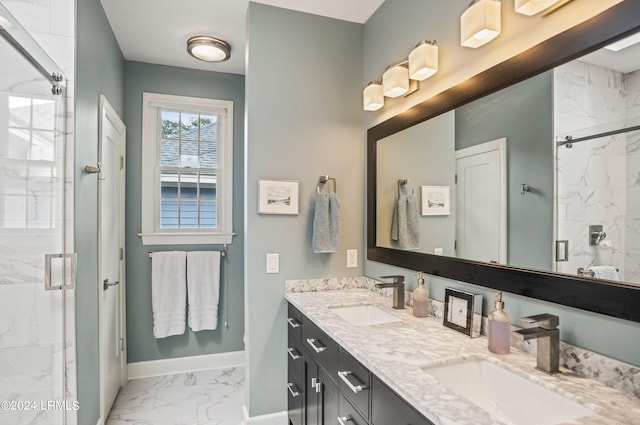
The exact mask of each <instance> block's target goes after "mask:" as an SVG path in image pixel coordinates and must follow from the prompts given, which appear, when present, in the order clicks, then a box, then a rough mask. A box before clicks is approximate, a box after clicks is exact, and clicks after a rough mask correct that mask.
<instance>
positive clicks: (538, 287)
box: [367, 0, 640, 322]
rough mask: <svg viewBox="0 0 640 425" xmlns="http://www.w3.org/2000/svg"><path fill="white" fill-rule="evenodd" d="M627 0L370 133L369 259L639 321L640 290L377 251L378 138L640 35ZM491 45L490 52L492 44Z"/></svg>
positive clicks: (633, 4) (633, 2) (633, 1)
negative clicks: (619, 41) (632, 35)
mask: <svg viewBox="0 0 640 425" xmlns="http://www.w3.org/2000/svg"><path fill="white" fill-rule="evenodd" d="M639 17H640V1H637V0H627V1H623V2H622V3H620V4H618V5H615V6H612V7H611V8H610V9H608V10H606V11H604V12H603V13H601V14H599V15H597V16H595V17H593V18H591V19H589V20H587V21H586V22H584V23H582V24H579V25H577V26H575V27H573V28H571V29H569V30H567V31H565V32H562V33H560V34H558V35H556V36H554V37H552V38H550V39H548V40H546V41H544V42H542V43H540V44H538V45H537V46H535V47H532V48H531V49H529V50H527V51H525V52H523V53H521V54H519V55H517V56H514V57H513V58H511V59H508V60H506V61H504V62H502V63H500V64H498V65H496V66H494V67H492V68H490V69H488V70H486V71H483V72H481V73H480V74H478V75H476V76H474V77H472V78H470V79H468V80H466V81H465V82H463V83H461V84H459V85H457V86H455V87H452V88H450V89H447V90H446V91H444V92H442V93H440V94H438V95H436V96H434V97H432V98H430V99H428V100H426V101H424V102H422V103H420V104H418V105H416V106H414V107H412V108H410V109H408V110H407V111H404V112H402V113H400V114H398V115H396V116H394V117H392V118H389V119H388V120H386V121H384V122H382V123H380V124H378V125H376V126H374V127H371V128H370V129H369V130H368V131H367V259H369V260H371V261H377V262H380V263H385V264H391V265H394V266H398V267H403V268H406V269H410V270H422V271H423V272H425V273H428V274H430V275H434V276H439V277H443V278H448V279H454V280H458V281H462V282H468V283H471V284H474V285H479V286H484V287H487V288H492V289H496V290H501V291H505V292H509V293H512V294H518V295H523V296H525V297H530V298H535V299H539V300H544V301H549V302H553V303H556V304H562V305H565V306H569V307H574V308H578V309H581V310H587V311H592V312H596V313H600V314H604V315H607V316H613V317H618V318H621V319H626V320H630V321H634V322H640V286H637V285H632V284H628V283H624V282H612V281H604V280H595V279H589V278H581V277H577V276H571V275H566V274H555V273H550V272H541V271H534V270H527V269H522V268H516V267H510V266H503V265H496V264H489V263H481V262H476V261H470V260H463V259H458V258H454V257H442V256H437V255H431V254H424V253H419V252H412V251H401V250H397V249H391V248H383V247H379V246H376V177H377V176H376V172H377V170H376V167H377V158H376V145H377V142H378V140H380V139H383V138H385V137H387V136H390V135H392V134H395V133H397V132H398V131H401V130H404V129H406V128H409V127H411V126H413V125H416V124H419V123H421V122H423V121H426V120H428V119H429V118H433V117H435V116H437V115H440V114H442V113H444V112H447V111H450V110H452V109H455V108H457V107H459V106H462V105H464V104H466V103H469V102H471V101H473V100H476V99H478V98H480V97H483V96H485V95H488V94H491V93H494V92H496V91H498V90H500V89H503V88H505V87H508V86H511V85H513V84H516V83H519V82H521V81H523V80H525V79H527V78H530V77H533V76H535V75H537V74H540V73H542V72H545V71H548V70H550V69H552V68H554V67H556V66H558V65H561V64H563V63H565V62H569V61H571V60H574V59H576V58H579V57H581V56H583V55H585V54H587V53H590V52H592V51H594V50H597V49H599V48H601V47H604V46H606V45H607V44H609V43H611V42H613V41H616V40H619V39H622V38H624V37H626V36H628V35H629V34H632V33H634V32H636V31H638V30H640V18H639ZM486 48H488V49H490V48H491V45H489V46H487V47H486Z"/></svg>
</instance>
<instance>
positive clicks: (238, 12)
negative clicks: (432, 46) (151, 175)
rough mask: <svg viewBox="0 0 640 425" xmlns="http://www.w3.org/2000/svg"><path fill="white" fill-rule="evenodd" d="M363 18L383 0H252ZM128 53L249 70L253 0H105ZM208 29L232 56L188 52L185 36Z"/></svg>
mask: <svg viewBox="0 0 640 425" xmlns="http://www.w3.org/2000/svg"><path fill="white" fill-rule="evenodd" d="M251 1H254V2H255V3H263V4H268V5H271V6H276V7H281V8H285V9H291V10H296V11H300V12H307V13H312V14H315V15H321V16H327V17H331V18H336V19H341V20H345V21H350V22H357V23H364V22H365V21H366V20H367V19H369V17H370V16H371V15H372V14H373V13H374V12H375V11H376V10H377V9H378V7H379V6H380V5H381V4H382V3H383V2H384V0H251ZM101 2H102V6H103V8H104V10H105V13H106V14H107V18H108V19H109V23H110V24H111V28H112V29H113V32H114V33H115V36H116V39H117V40H118V44H119V46H120V49H121V50H122V53H123V55H124V57H125V59H127V60H130V61H138V62H147V63H154V64H161V65H170V66H178V67H184V68H193V69H201V70H205V71H218V72H230V73H233V74H244V72H245V69H244V68H245V55H244V50H245V40H246V25H245V17H246V12H247V8H248V5H249V0H183V1H176V0H153V1H149V0H101ZM194 35H210V36H213V37H218V38H222V39H224V40H226V41H227V42H228V43H229V44H230V45H231V58H230V59H229V60H228V61H226V62H222V63H207V62H203V61H200V60H197V59H195V58H193V57H191V56H189V54H188V53H187V50H186V45H187V40H188V39H189V38H190V37H192V36H194Z"/></svg>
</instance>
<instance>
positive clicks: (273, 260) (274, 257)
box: [267, 254, 280, 273]
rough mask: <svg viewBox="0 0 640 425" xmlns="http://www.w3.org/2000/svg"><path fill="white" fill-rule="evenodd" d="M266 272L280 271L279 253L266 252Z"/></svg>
mask: <svg viewBox="0 0 640 425" xmlns="http://www.w3.org/2000/svg"><path fill="white" fill-rule="evenodd" d="M267 273H280V254H267Z"/></svg>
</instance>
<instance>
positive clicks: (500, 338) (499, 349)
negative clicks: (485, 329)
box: [488, 291, 511, 354]
mask: <svg viewBox="0 0 640 425" xmlns="http://www.w3.org/2000/svg"><path fill="white" fill-rule="evenodd" d="M488 319H489V351H491V352H492V353H495V354H507V353H509V351H510V350H511V318H510V317H509V315H508V314H507V313H506V312H505V311H504V301H502V291H498V293H497V294H496V309H495V310H493V311H492V312H491V313H489V317H488Z"/></svg>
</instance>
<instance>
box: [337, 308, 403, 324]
mask: <svg viewBox="0 0 640 425" xmlns="http://www.w3.org/2000/svg"><path fill="white" fill-rule="evenodd" d="M330 308H331V311H333V312H334V313H335V314H337V315H338V316H340V317H342V318H343V319H345V320H346V321H347V322H349V323H351V324H354V325H359V326H368V325H380V324H382V323H391V322H400V319H398V318H397V317H395V316H394V315H392V314H389V313H387V312H386V311H384V310H382V309H380V308H378V307H376V306H375V305H370V304H366V305H354V306H340V307H330Z"/></svg>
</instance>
